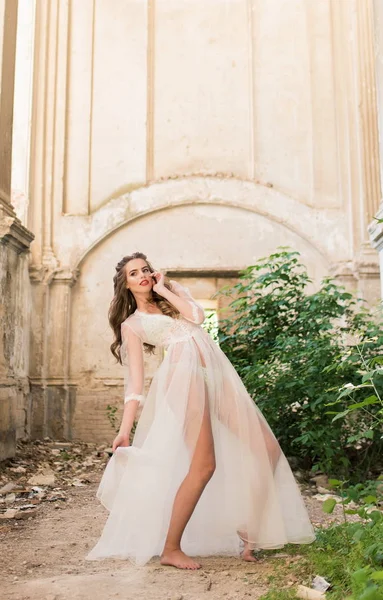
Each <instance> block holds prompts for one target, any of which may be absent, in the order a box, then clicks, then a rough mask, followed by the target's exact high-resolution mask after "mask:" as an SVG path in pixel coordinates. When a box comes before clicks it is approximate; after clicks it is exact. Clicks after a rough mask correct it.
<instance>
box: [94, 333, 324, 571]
mask: <svg viewBox="0 0 383 600" xmlns="http://www.w3.org/2000/svg"><path fill="white" fill-rule="evenodd" d="M205 403H206V404H207V406H208V409H209V411H210V419H211V426H212V433H213V438H214V449H215V457H216V471H215V473H214V475H213V477H212V479H211V480H210V481H209V483H208V484H207V486H206V488H205V490H204V492H203V494H202V497H201V499H200V501H199V502H198V504H197V506H196V509H195V511H194V513H193V515H192V517H191V519H190V521H189V523H188V525H187V527H186V530H185V533H184V535H183V538H182V549H183V550H184V552H186V553H187V554H189V555H199V556H206V555H212V554H230V555H238V554H239V553H240V551H241V544H242V542H243V541H246V542H249V543H250V544H251V546H252V547H253V548H278V547H281V546H283V545H284V544H286V543H309V542H312V541H313V539H314V532H313V529H312V526H311V523H310V520H309V517H308V514H307V511H306V508H305V505H304V502H303V499H302V497H301V494H300V491H299V488H298V486H297V484H296V482H295V479H294V477H293V474H292V472H291V469H290V467H289V464H288V462H287V460H286V458H285V456H284V455H283V453H282V452H281V449H280V447H279V444H278V443H277V441H276V439H275V437H274V435H273V433H272V431H271V430H270V428H269V426H268V424H267V422H266V420H265V419H264V417H263V415H262V414H261V412H260V411H259V409H258V408H257V406H256V405H255V404H254V402H253V401H252V399H251V398H250V396H249V395H248V393H247V391H246V389H245V387H244V385H243V383H242V381H241V379H240V378H239V376H238V374H237V373H236V371H235V369H234V368H233V366H232V365H231V363H230V362H229V361H228V359H227V358H226V356H225V355H224V354H223V352H221V350H220V349H219V348H218V347H217V346H216V345H215V344H214V342H213V341H212V340H211V338H210V337H209V336H208V335H207V334H206V333H205V332H204V331H203V330H198V331H197V332H196V334H195V335H194V337H193V338H191V339H190V340H188V341H184V342H178V343H176V344H172V345H171V346H170V347H169V348H168V351H167V354H166V356H165V359H164V361H163V362H162V364H161V366H160V368H159V369H158V371H157V373H156V375H155V377H154V378H153V381H152V384H151V387H150V390H149V393H148V396H147V398H146V401H145V405H144V408H143V411H142V414H141V417H140V420H139V422H138V425H137V429H136V434H135V437H134V440H133V445H132V446H131V447H129V448H118V449H117V451H116V452H115V453H114V455H113V456H112V458H111V459H110V461H109V463H108V465H107V467H106V469H105V471H104V474H103V477H102V480H101V482H100V485H99V488H98V491H97V497H98V498H99V500H100V501H101V502H102V503H103V505H104V506H105V507H106V508H107V509H108V510H109V511H110V514H109V517H108V520H107V522H106V525H105V527H104V530H103V532H102V535H101V537H100V539H99V541H98V542H97V544H96V545H95V547H94V548H93V549H92V550H91V552H90V553H89V554H88V555H87V557H86V558H87V559H88V560H94V559H100V558H105V557H111V556H113V557H119V558H128V559H131V560H132V561H134V562H135V563H136V564H139V565H143V564H145V563H146V562H147V561H148V560H149V559H150V558H151V557H152V556H156V555H159V554H161V552H162V549H163V545H164V542H165V538H166V534H167V531H168V527H169V521H170V516H171V511H172V506H173V501H174V497H175V494H176V492H177V489H178V488H179V486H180V484H181V482H182V480H183V479H184V477H185V476H186V474H187V472H188V469H189V466H190V462H191V459H192V456H193V452H194V448H195V445H196V441H197V438H198V434H199V431H200V426H201V421H202V416H203V412H204V407H205Z"/></svg>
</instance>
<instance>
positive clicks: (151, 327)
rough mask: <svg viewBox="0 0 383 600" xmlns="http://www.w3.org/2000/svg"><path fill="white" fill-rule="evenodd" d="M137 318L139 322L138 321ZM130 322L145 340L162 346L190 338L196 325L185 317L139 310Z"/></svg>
mask: <svg viewBox="0 0 383 600" xmlns="http://www.w3.org/2000/svg"><path fill="white" fill-rule="evenodd" d="M137 319H138V321H139V322H136V321H137ZM135 322H136V326H135V325H134V323H135ZM128 324H129V325H130V326H131V327H133V328H137V329H138V331H140V333H141V335H140V337H141V339H142V341H143V342H145V343H147V344H152V345H153V346H161V347H167V346H169V345H170V344H174V343H176V342H182V341H186V340H188V339H190V338H191V337H192V336H193V330H194V329H195V327H196V325H194V324H192V323H190V322H188V321H186V320H185V319H184V318H183V317H180V318H178V319H173V318H172V317H168V316H167V315H157V314H147V313H142V312H139V311H136V312H135V317H131V319H130V322H129V323H128ZM137 329H136V331H137Z"/></svg>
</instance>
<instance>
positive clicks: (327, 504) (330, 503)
mask: <svg viewBox="0 0 383 600" xmlns="http://www.w3.org/2000/svg"><path fill="white" fill-rule="evenodd" d="M336 504H337V502H336V500H335V498H327V500H325V501H324V502H323V504H322V510H323V512H325V513H327V514H328V515H331V514H332V513H333V512H334V508H335V507H336Z"/></svg>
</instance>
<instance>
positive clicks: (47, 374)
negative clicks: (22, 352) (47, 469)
mask: <svg viewBox="0 0 383 600" xmlns="http://www.w3.org/2000/svg"><path fill="white" fill-rule="evenodd" d="M30 276H31V279H32V282H33V291H32V295H33V306H34V309H35V311H36V313H37V316H36V318H35V320H34V321H33V322H32V333H33V335H32V336H31V343H32V346H31V374H30V379H31V397H32V408H31V435H32V437H33V438H41V437H45V436H49V437H51V438H54V439H68V438H69V439H70V438H71V436H72V419H73V412H74V403H75V388H74V386H73V384H72V383H71V382H70V381H69V348H70V312H71V289H72V286H73V285H74V283H75V282H76V280H77V276H78V271H71V270H70V269H65V268H60V269H56V270H54V271H52V272H51V273H49V274H48V273H47V271H46V270H40V271H38V270H34V269H31V271H30ZM39 315H43V318H42V319H41V318H40V317H39Z"/></svg>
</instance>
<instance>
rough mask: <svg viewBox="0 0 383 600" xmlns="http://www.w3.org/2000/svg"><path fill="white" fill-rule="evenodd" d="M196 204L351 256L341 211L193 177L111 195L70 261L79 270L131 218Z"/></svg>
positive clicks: (233, 182) (322, 250)
mask: <svg viewBox="0 0 383 600" xmlns="http://www.w3.org/2000/svg"><path fill="white" fill-rule="evenodd" d="M197 205H206V206H212V207H214V206H227V207H232V208H237V209H240V210H241V209H242V210H245V211H248V212H250V213H255V214H258V215H259V216H261V217H264V218H266V219H269V220H270V221H272V222H274V223H278V224H280V225H282V226H283V227H284V228H286V229H288V230H290V231H291V232H293V233H294V234H296V235H297V236H298V237H300V238H301V239H302V240H304V241H305V242H306V243H307V244H309V245H310V246H312V248H313V249H315V250H316V251H317V252H318V253H319V254H320V255H321V256H322V258H323V259H324V260H325V261H326V262H327V263H328V264H330V263H331V262H332V261H333V260H334V259H335V258H336V260H347V258H348V245H347V232H346V230H345V225H344V223H343V221H342V219H341V213H340V211H337V210H334V209H331V210H330V209H328V210H326V209H321V210H318V209H315V208H313V207H310V206H307V205H305V204H303V203H302V202H300V201H299V200H297V199H296V198H293V197H291V196H289V195H287V194H285V193H283V192H281V191H279V190H276V189H274V188H273V187H269V186H265V185H262V184H258V183H253V182H249V181H244V180H238V179H234V178H232V179H223V178H222V179H221V178H206V177H191V178H182V179H176V180H168V181H166V182H160V183H154V184H152V185H150V186H145V187H141V188H139V189H137V190H134V191H132V192H130V193H127V194H123V195H121V196H119V197H117V198H113V199H111V200H110V201H109V202H107V203H106V204H105V205H104V206H103V207H101V208H100V209H99V210H97V211H96V212H95V213H93V214H92V215H91V216H90V217H89V219H88V222H87V225H86V231H85V235H84V245H83V246H81V245H80V246H79V249H78V252H77V254H76V255H75V256H72V257H71V259H72V260H71V262H72V264H73V263H74V267H75V268H80V267H81V264H82V263H83V261H84V260H85V258H86V256H87V255H88V253H90V252H92V251H93V250H94V249H95V248H96V247H97V246H98V245H99V244H100V243H102V242H103V241H104V240H105V239H106V238H108V237H109V236H111V235H113V234H114V233H115V232H116V231H117V230H118V229H120V228H121V227H125V226H126V225H127V224H128V223H130V222H134V221H135V220H137V219H141V218H143V217H147V216H149V215H150V214H154V213H159V212H161V211H166V210H169V209H171V208H175V207H181V206H197ZM80 218H81V217H70V218H66V226H68V227H72V225H73V219H80ZM324 232H325V234H326V235H325V236H324Z"/></svg>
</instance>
